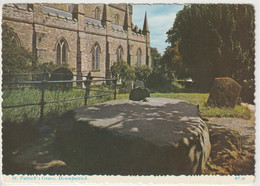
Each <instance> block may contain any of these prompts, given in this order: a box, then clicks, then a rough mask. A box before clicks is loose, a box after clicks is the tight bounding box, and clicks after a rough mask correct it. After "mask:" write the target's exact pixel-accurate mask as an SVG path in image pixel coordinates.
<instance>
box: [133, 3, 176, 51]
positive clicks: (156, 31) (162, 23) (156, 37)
mask: <svg viewBox="0 0 260 186" xmlns="http://www.w3.org/2000/svg"><path fill="white" fill-rule="evenodd" d="M145 11H147V16H148V23H149V29H150V33H151V37H150V42H151V47H156V48H157V49H158V51H159V52H160V53H161V54H163V52H164V50H165V48H166V47H167V46H168V45H169V44H168V43H166V42H165V41H166V39H167V35H166V32H167V31H168V30H169V29H170V28H171V27H172V26H173V23H174V20H175V18H176V13H177V10H176V9H173V8H172V7H169V6H156V5H153V6H147V7H142V8H134V21H133V23H134V24H136V25H137V26H138V27H139V28H143V22H144V15H145Z"/></svg>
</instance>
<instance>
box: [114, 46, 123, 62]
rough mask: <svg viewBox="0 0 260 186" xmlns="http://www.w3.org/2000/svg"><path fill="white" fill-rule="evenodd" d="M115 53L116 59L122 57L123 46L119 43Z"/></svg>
mask: <svg viewBox="0 0 260 186" xmlns="http://www.w3.org/2000/svg"><path fill="white" fill-rule="evenodd" d="M116 55H117V61H119V59H122V58H123V48H122V46H121V45H120V46H119V47H118V48H117V51H116Z"/></svg>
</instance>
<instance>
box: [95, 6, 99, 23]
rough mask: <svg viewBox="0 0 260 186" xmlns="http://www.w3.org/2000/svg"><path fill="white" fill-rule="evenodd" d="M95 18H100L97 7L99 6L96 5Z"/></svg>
mask: <svg viewBox="0 0 260 186" xmlns="http://www.w3.org/2000/svg"><path fill="white" fill-rule="evenodd" d="M95 19H98V20H100V9H99V7H96V9H95Z"/></svg>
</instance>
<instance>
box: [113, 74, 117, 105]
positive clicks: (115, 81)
mask: <svg viewBox="0 0 260 186" xmlns="http://www.w3.org/2000/svg"><path fill="white" fill-rule="evenodd" d="M114 84H115V90H114V100H116V84H117V79H115V80H114Z"/></svg>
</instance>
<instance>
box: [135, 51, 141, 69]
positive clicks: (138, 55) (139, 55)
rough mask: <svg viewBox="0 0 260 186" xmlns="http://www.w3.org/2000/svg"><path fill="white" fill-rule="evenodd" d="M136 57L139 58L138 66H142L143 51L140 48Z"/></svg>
mask: <svg viewBox="0 0 260 186" xmlns="http://www.w3.org/2000/svg"><path fill="white" fill-rule="evenodd" d="M136 57H137V65H141V64H142V63H141V57H142V51H141V49H140V48H139V49H138V50H137V53H136Z"/></svg>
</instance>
